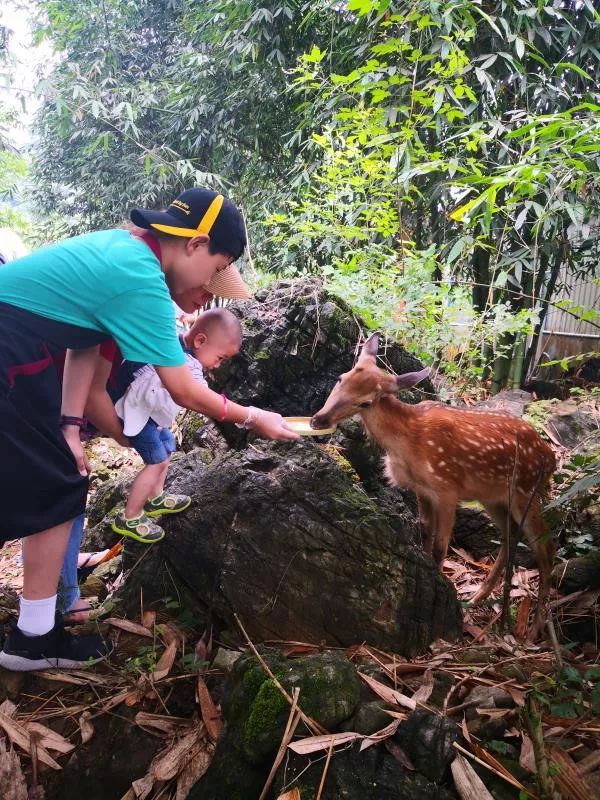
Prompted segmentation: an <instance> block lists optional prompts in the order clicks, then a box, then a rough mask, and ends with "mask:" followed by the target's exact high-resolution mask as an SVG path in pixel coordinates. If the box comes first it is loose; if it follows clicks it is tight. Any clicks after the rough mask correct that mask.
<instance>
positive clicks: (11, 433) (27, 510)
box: [0, 303, 107, 543]
mask: <svg viewBox="0 0 600 800" xmlns="http://www.w3.org/2000/svg"><path fill="white" fill-rule="evenodd" d="M106 338H107V335H106V334H105V333H99V332H98V331H93V330H89V329H87V328H81V327H79V326H76V325H69V324H66V323H62V322H55V321H54V320H50V319H47V318H46V317H42V316H40V315H38V314H33V313H31V312H29V311H23V310H22V309H19V308H16V307H14V306H10V305H7V304H6V303H0V493H1V497H2V508H1V510H0V543H2V542H5V541H7V540H9V539H19V538H23V537H25V536H30V535H31V534H33V533H39V532H40V531H44V530H47V529H48V528H52V527H54V526H55V525H59V524H60V523H62V522H67V521H69V520H71V519H73V518H74V517H77V516H78V515H79V514H83V512H84V511H85V503H86V496H87V489H88V479H87V478H86V477H83V476H81V475H80V474H79V472H78V471H77V466H76V463H75V459H74V457H73V454H72V453H71V450H70V448H69V446H68V445H67V443H66V441H65V439H64V437H63V435H62V432H61V428H60V409H61V385H60V381H59V377H58V373H57V371H56V369H55V367H54V361H53V355H54V354H56V353H57V352H59V351H60V350H64V349H65V348H72V349H81V348H85V347H93V346H94V345H96V344H99V343H100V342H101V341H103V340H104V339H106Z"/></svg>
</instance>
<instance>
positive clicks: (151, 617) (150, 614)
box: [142, 611, 156, 631]
mask: <svg viewBox="0 0 600 800" xmlns="http://www.w3.org/2000/svg"><path fill="white" fill-rule="evenodd" d="M155 624H156V611H144V613H143V614H142V625H143V626H144V628H148V630H149V631H151V630H152V629H153V628H154V625H155Z"/></svg>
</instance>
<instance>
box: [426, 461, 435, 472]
mask: <svg viewBox="0 0 600 800" xmlns="http://www.w3.org/2000/svg"><path fill="white" fill-rule="evenodd" d="M427 470H428V471H429V472H431V474H432V475H433V473H434V472H435V470H434V468H433V467H432V465H431V464H430V463H429V461H428V462H427Z"/></svg>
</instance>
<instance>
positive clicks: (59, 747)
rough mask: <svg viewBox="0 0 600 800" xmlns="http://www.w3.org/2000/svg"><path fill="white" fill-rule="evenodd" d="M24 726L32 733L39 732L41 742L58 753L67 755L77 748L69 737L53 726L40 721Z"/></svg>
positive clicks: (47, 748)
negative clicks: (58, 731)
mask: <svg viewBox="0 0 600 800" xmlns="http://www.w3.org/2000/svg"><path fill="white" fill-rule="evenodd" d="M24 727H25V728H26V729H27V730H28V731H29V733H30V734H31V733H32V732H33V733H37V734H39V736H40V739H39V744H41V745H42V747H44V748H45V749H46V750H54V751H55V752H57V753H63V754H65V755H66V754H67V753H70V752H71V751H72V750H74V749H75V745H74V744H71V742H70V741H69V740H68V739H65V737H64V736H61V735H60V733H57V732H56V731H53V730H52V728H47V727H46V726H45V725H42V724H41V723H39V722H27V723H25V726H24Z"/></svg>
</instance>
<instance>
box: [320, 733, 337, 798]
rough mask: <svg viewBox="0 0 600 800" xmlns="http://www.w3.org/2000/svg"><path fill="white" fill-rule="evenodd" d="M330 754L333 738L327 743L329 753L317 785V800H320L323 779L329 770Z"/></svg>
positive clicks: (323, 784)
mask: <svg viewBox="0 0 600 800" xmlns="http://www.w3.org/2000/svg"><path fill="white" fill-rule="evenodd" d="M332 753H333V736H332V737H331V741H330V743H329V752H328V753H327V760H326V761H325V766H324V767H323V774H322V775H321V783H320V784H319V791H318V792H317V800H321V795H322V793H323V788H324V786H325V778H326V777H327V770H328V769H329V762H330V761H331V754H332Z"/></svg>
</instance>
